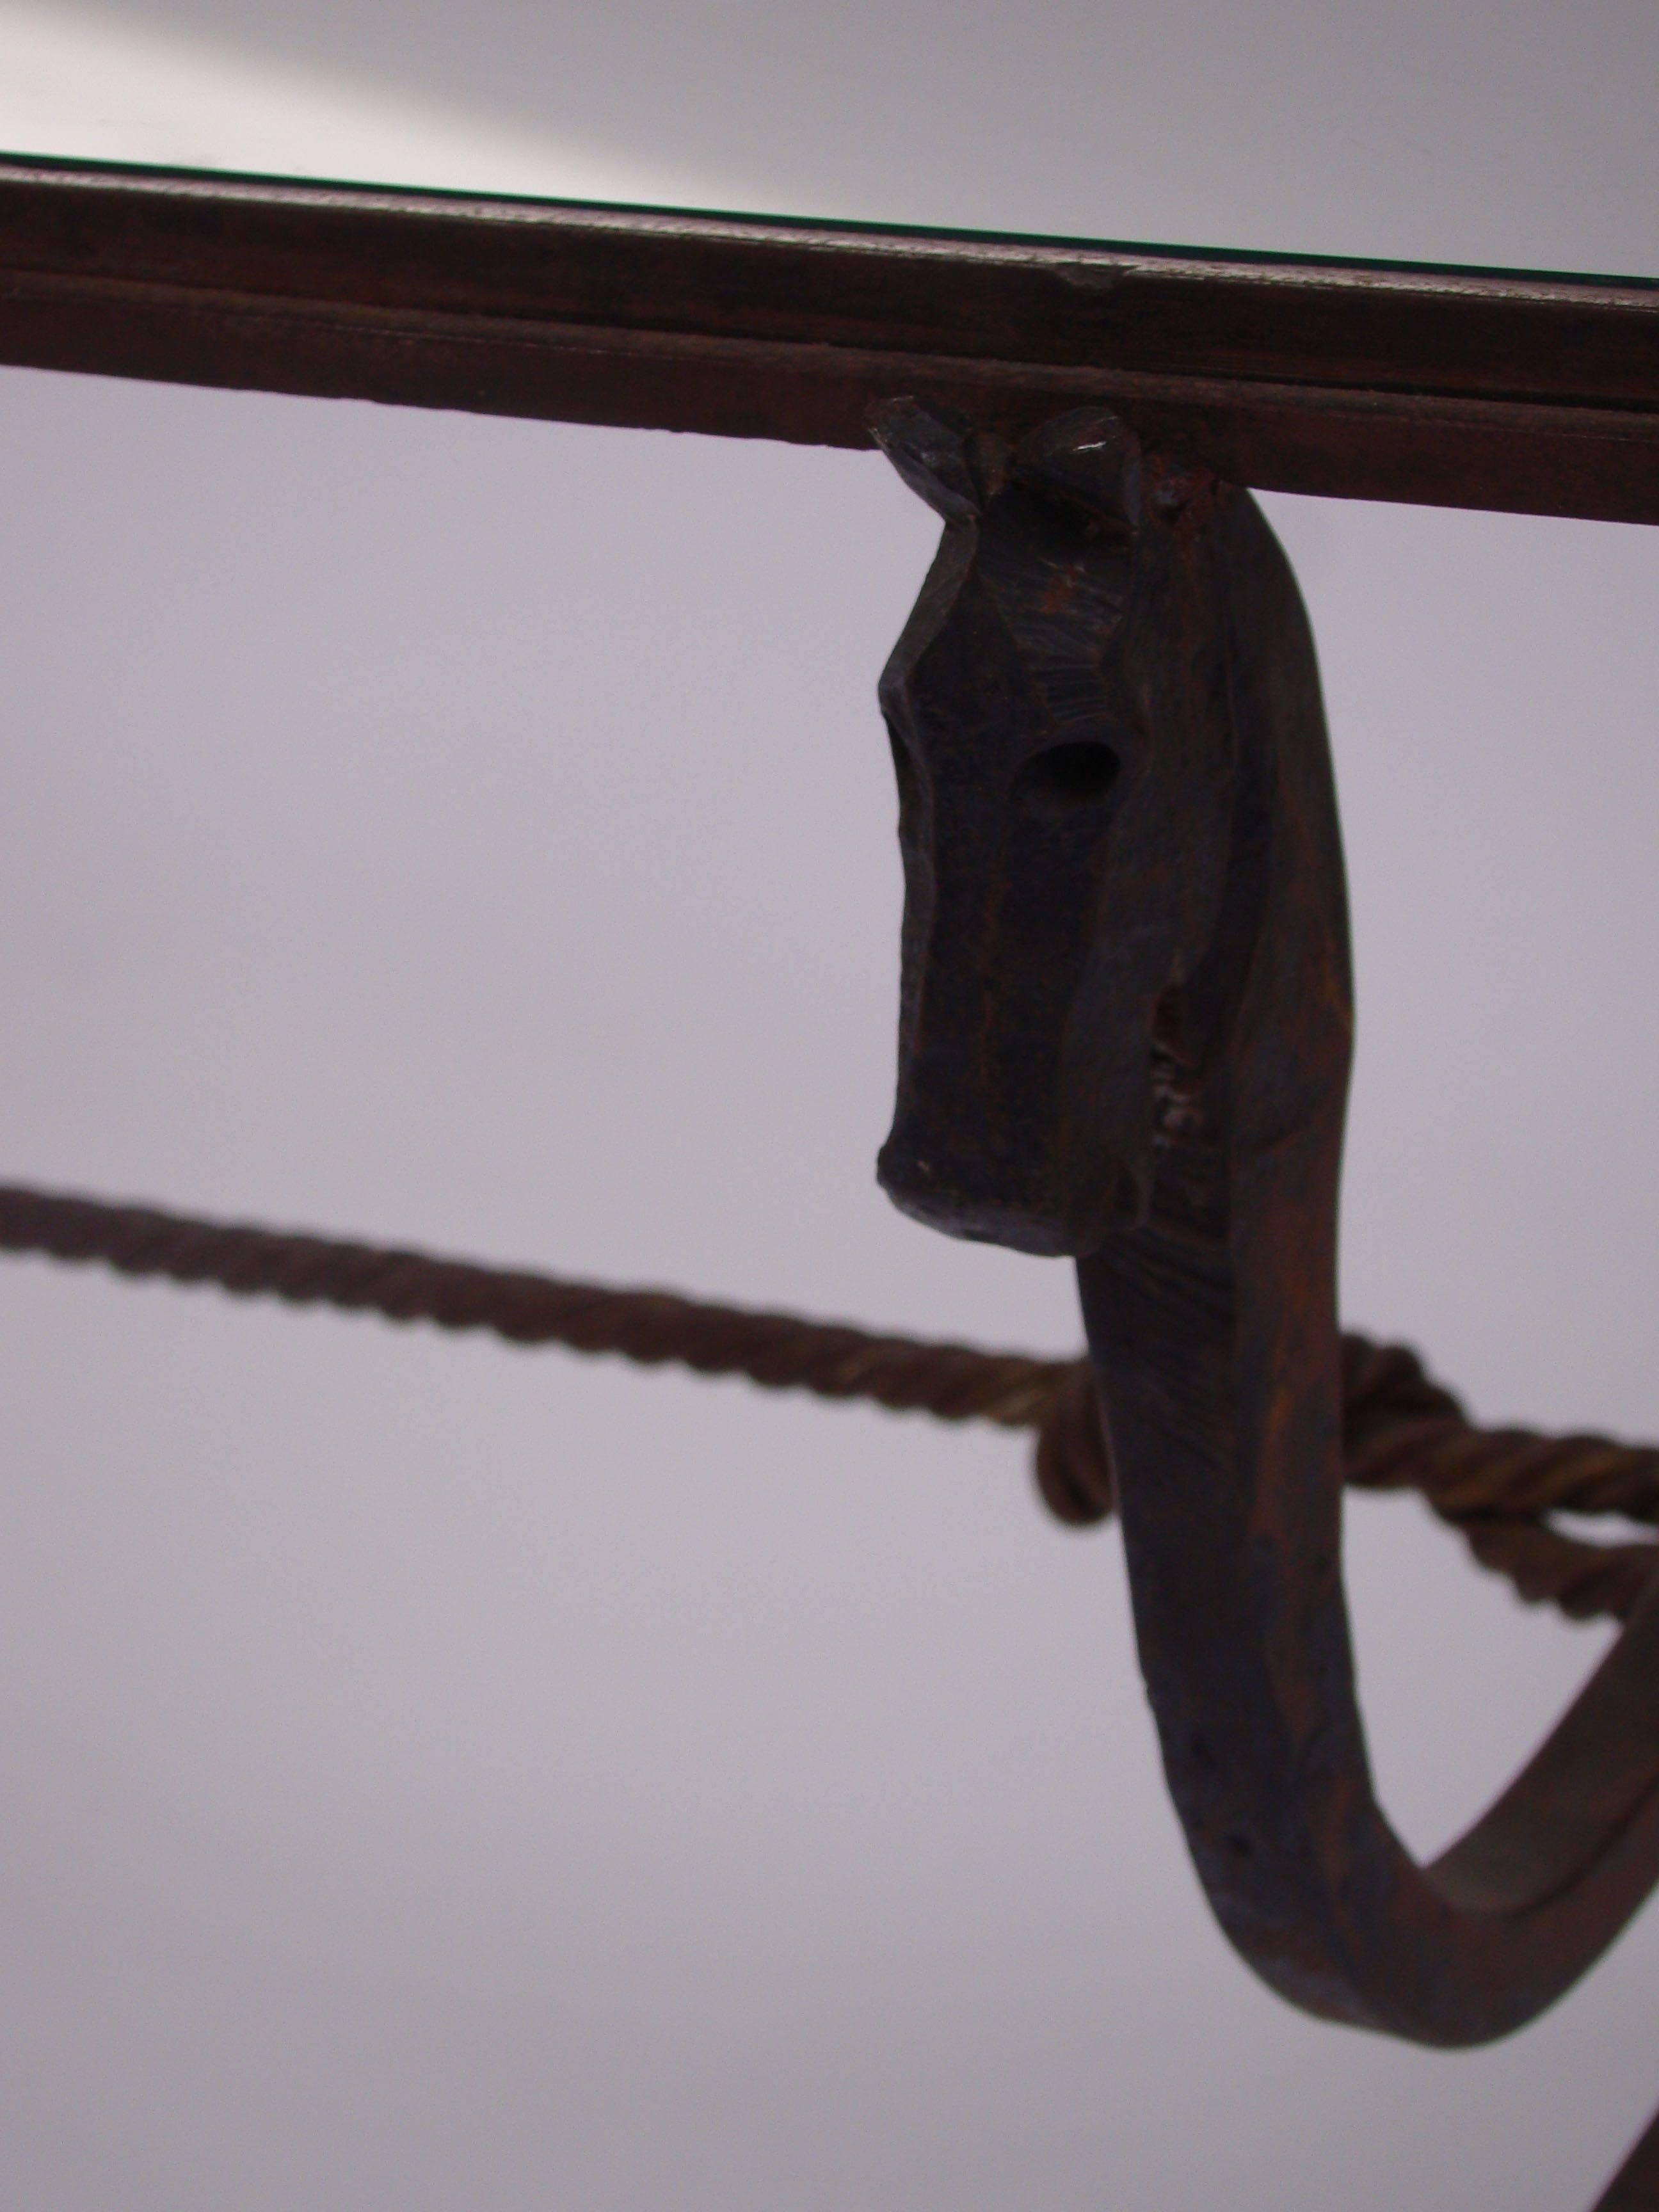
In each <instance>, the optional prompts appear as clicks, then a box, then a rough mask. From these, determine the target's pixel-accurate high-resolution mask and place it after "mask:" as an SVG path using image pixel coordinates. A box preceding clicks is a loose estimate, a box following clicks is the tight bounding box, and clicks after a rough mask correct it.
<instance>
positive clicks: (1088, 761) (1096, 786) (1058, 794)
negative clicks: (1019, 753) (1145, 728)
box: [1019, 738, 1118, 811]
mask: <svg viewBox="0 0 1659 2212" xmlns="http://www.w3.org/2000/svg"><path fill="white" fill-rule="evenodd" d="M1117 771H1118V757H1117V755H1116V754H1115V752H1114V751H1113V750H1112V749H1111V747H1110V746H1109V745H1103V744H1101V743H1100V741H1099V739H1098V738H1075V739H1073V741H1072V743H1071V744H1063V745H1049V746H1048V748H1047V749H1046V750H1044V751H1042V752H1040V753H1035V754H1033V756H1032V757H1031V758H1030V760H1028V761H1027V762H1026V763H1025V765H1024V768H1023V769H1021V770H1020V772H1019V788H1020V790H1021V791H1022V792H1023V793H1024V796H1025V797H1026V798H1027V799H1030V800H1033V801H1035V802H1036V804H1037V805H1040V806H1041V807H1042V808H1043V810H1044V811H1048V810H1050V809H1055V810H1057V809H1060V808H1069V807H1073V806H1078V805H1086V804H1087V802H1088V801H1089V800H1091V799H1103V798H1104V797H1105V795H1106V793H1108V792H1109V790H1110V789H1111V787H1112V786H1113V784H1114V783H1115V782H1116V781H1117Z"/></svg>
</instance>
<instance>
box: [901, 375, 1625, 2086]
mask: <svg viewBox="0 0 1659 2212" xmlns="http://www.w3.org/2000/svg"><path fill="white" fill-rule="evenodd" d="M876 435H877V437H878V441H879V442H880V444H881V445H882V446H883V447H884V450H885V451H886V453H888V455H889V457H890V459H892V461H893V462H894V463H895V465H896V467H897V468H898V470H899V471H900V473H901V474H902V476H903V477H904V478H905V481H906V482H907V483H908V484H910V485H911V487H912V488H913V489H915V490H916V491H918V492H919V493H921V495H922V496H923V497H924V498H925V499H927V501H928V502H929V503H930V504H931V505H932V506H933V507H934V508H935V509H936V510H937V511H938V512H939V514H940V515H941V516H942V517H943V519H944V521H945V534H944V538H943V542H942V544H941V545H940V549H939V555H938V557H937V559H936V560H935V562H934V564H933V569H932V571H931V572H930V574H929V575H928V577H927V582H926V583H925V585H924V586H923V588H922V592H921V598H920V599H919V600H918V602H917V605H916V607H915V611H914V613H913V614H912V616H911V618H910V620H909V622H908V624H907V625H906V627H905V629H904V632H903V634H902V636H901V638H900V640H899V642H898V644H897V647H896V649H895V651H894V653H893V655H892V658H891V659H890V662H889V664H888V666H887V669H886V671H885V673H884V677H883V678H882V684H881V699H882V705H883V708H884V713H885V715H886V718H887V721H888V726H889V729H890V734H891V738H892V743H893V751H894V759H895V763H896V769H897V775H898V783H899V792H900V839H901V843H902V850H903V857H904V867H905V886H906V896H905V915H904V932H903V970H902V989H901V1016H900V1037H899V1076H898V1095H897V1105H896V1113H895V1117H894V1123H893V1128H892V1133H891V1134H890V1137H889V1139H888V1140H887V1143H886V1145H885V1146H884V1148H883V1151H882V1153H881V1158H880V1163H879V1174H880V1177H881V1181H882V1182H883V1184H884V1187H885V1188H886V1189H887V1190H888V1192H889V1193H890V1195H891V1196H892V1198H893V1199H894V1200H895V1201H896V1203H897V1204H898V1205H899V1206H902V1208H903V1209H904V1210H905V1211H906V1212H908V1213H911V1214H914V1215H915V1217H916V1218H919V1219H921V1220H922V1221H924V1222H927V1224H929V1225H932V1226H933V1227H935V1228H939V1229H943V1230H945V1231H949V1232H950V1233H951V1234H954V1235H957V1236H963V1237H975V1238H980V1239H986V1240H989V1241H992V1242H994V1243H1004V1244H1008V1245H1012V1246H1013V1247H1015V1248H1016V1249H1019V1250H1022V1251H1026V1252H1031V1253H1037V1254H1048V1255H1069V1256H1071V1257H1072V1258H1073V1259H1074V1260H1075V1261H1076V1262H1077V1266H1078V1275H1079V1288H1080V1291H1081V1296H1082V1303H1083V1310H1084V1317H1085V1324H1086V1327H1087V1330H1088V1335H1089V1343H1090V1351H1091V1357H1092V1359H1093V1362H1094V1366H1095V1371H1096V1376H1097V1381H1098V1383H1099V1389H1100V1396H1101V1401H1102V1406H1103V1412H1104V1415H1105V1419H1106V1422H1107V1426H1108V1430H1109V1437H1110V1444H1111V1450H1112V1457H1113V1462H1114V1465H1115V1474H1116V1482H1117V1490H1118V1498H1119V1504H1120V1510H1121V1515H1122V1520H1123V1528H1124V1541H1125V1546H1126V1553H1127V1561H1128V1567H1129V1575H1130V1583H1131V1589H1132V1593H1133V1603H1134V1610H1135V1624H1136V1633H1137V1638H1138V1641H1139V1650H1140V1656H1141V1664H1142V1668H1143V1671H1144V1673H1145V1675H1146V1683H1147V1687H1148V1691H1149V1693H1150V1697H1151V1700H1152V1706H1153V1710H1154V1713H1155V1716H1156V1718H1157V1722H1158V1729H1159V1735H1160V1740H1161V1743H1162V1748H1163V1753H1164V1767H1165V1771H1166V1774H1167V1775H1168V1778H1169V1781H1170V1789H1171V1792H1172V1795H1173V1796H1174V1798H1175V1801H1176V1806H1177V1808H1178V1809H1179V1811H1180V1814H1181V1817H1182V1822H1183V1824H1184V1826H1185V1828H1186V1832H1187V1836H1188V1843H1189V1845H1190V1847H1191V1850H1192V1852H1193V1856H1194V1862H1195V1863H1196V1865H1197V1868H1198V1870H1199V1873H1200V1877H1201V1879H1202V1880H1203V1882H1204V1884H1205V1887H1206V1890H1207V1892H1208V1894H1209V1897H1210V1899H1211V1902H1212V1905H1213V1907H1214V1909H1215V1911H1216V1912H1217V1915H1218V1918H1219V1919H1220V1921H1221V1923H1222V1925H1223V1927H1224V1928H1225V1930H1226V1932H1227V1934H1228V1935H1229V1936H1230V1937H1231V1940H1232V1941H1233V1942H1234V1943H1235V1944H1236V1945H1237V1948H1239V1949H1240V1950H1241V1952H1242V1953H1243V1954H1244V1956H1245V1957H1246V1958H1247V1959H1248V1960H1249V1962H1250V1963H1251V1964H1252V1965H1253V1966H1255V1967H1256V1968H1257V1970H1258V1971H1259V1972H1261V1973H1262V1974H1263V1975H1264V1976H1265V1977H1266V1978H1267V1980H1268V1981H1269V1982H1270V1983H1271V1984H1273V1985H1274V1986H1275V1987H1276V1988H1278V1989H1279V1990H1280V1991H1281V1992H1282V1993H1283V1994H1284V1995H1285V1996H1289V1997H1291V1999H1292V2000H1294V2001H1295V2002H1297V2003H1299V2004H1301V2005H1303V2006H1304V2007H1306V2008H1308V2009H1310V2010H1311V2011H1314V2012H1317V2013H1320V2014H1322V2015H1327V2016H1328V2017H1331V2018H1334V2019H1339V2020H1343V2021H1351V2022H1354V2023H1357V2024H1360V2025H1364V2026H1369V2027H1377V2028H1383V2029H1386V2030H1389V2031H1391V2032H1393V2033H1397V2034H1401V2035H1405V2036H1408V2037H1412V2038H1413V2039H1418V2040H1420V2041H1424V2042H1429V2043H1438V2044H1465V2043H1474V2042H1480V2041H1483V2040H1486V2039H1489V2038H1491V2037H1493V2036H1496V2035H1499V2034H1503V2033H1506V2032H1508V2031H1509V2030H1510V2029H1512V2028H1515V2027H1519V2026H1521V2025H1522V2024H1523V2023H1524V2022H1525V2021H1527V2020H1528V2019H1530V2018H1531V2017H1533V2016H1534V2015H1535V2014H1536V2013H1537V2012H1539V2011H1540V2010H1541V2008H1543V2007H1544V2006H1545V2005H1547V2004H1548V2003H1549V2002H1552V2000H1553V1998H1554V1997H1556V1996H1558V1995H1559V1994H1560V1992H1561V1991H1562V1990H1564V1989H1565V1988H1566V1987H1567V1986H1568V1984H1570V1983H1571V1981H1573V1980H1574V1979H1575V1978H1577V1975H1578V1974H1579V1973H1581V1972H1583V1969H1584V1968H1585V1967H1586V1966H1588V1965H1589V1963H1590V1961H1591V1960H1593V1959H1594V1958H1595V1957H1596V1956H1597V1954H1599V1953H1600V1952H1601V1949H1602V1948H1604V1947H1605V1946H1606V1945H1607V1943H1608V1942H1610V1941H1611V1940H1612V1939H1613V1936H1615V1935H1616V1934H1617V1933H1618V1931H1619V1929H1620V1928H1621V1927H1622V1926H1623V1924H1624V1923H1625V1922H1626V1919H1627V1918H1628V1917H1629V1916H1630V1915H1631V1913H1632V1912H1633V1911H1635V1910H1636V1908H1637V1906H1638V1905H1639V1904H1640V1902H1641V1901H1642V1899H1643V1898H1644V1896H1645V1895H1646V1894H1647V1893H1648V1891H1649V1889H1650V1887H1651V1886H1652V1884H1653V1882H1654V1881H1655V1879H1656V1875H1659V1598H1650V1599H1649V1600H1648V1601H1645V1602H1644V1605H1643V1607H1641V1608H1640V1609H1639V1610H1638V1613H1637V1614H1636V1615H1635V1617H1634V1618H1633V1620H1632V1622H1631V1624H1630V1625H1629V1626H1628V1627H1627V1628H1626V1631H1625V1632H1624V1634H1623V1636H1622V1637H1621V1638H1620V1642H1619V1644H1617V1645H1616V1646H1615V1647H1614V1649H1613V1651H1612V1652H1611V1653H1610V1654H1609V1655H1608V1656H1607V1658H1606V1659H1605V1660H1604V1661H1603V1662H1602V1664H1601V1667H1600V1668H1598V1669H1597V1671H1596V1673H1595V1674H1594V1675H1593V1676H1592V1678H1591V1680H1590V1681H1589V1683H1588V1685H1587V1686H1586V1687H1585V1688H1584V1690H1583V1692H1581V1694H1580V1696H1579V1699H1578V1700H1577V1704H1576V1705H1574V1706H1573V1707H1572V1708H1571V1710H1570V1711H1569V1712H1568V1714H1567V1715H1566V1717H1565V1718H1564V1719H1563V1721H1562V1722H1561V1723H1559V1726H1558V1727H1557V1729H1555V1731H1554V1733H1553V1735H1551V1736H1550V1737H1549V1738H1548V1739H1547V1741H1546V1743H1545V1744H1544V1746H1543V1747H1542V1748H1541V1750H1540V1752H1539V1753H1537V1755H1536V1756H1535V1757H1534V1759H1533V1760H1532V1762H1531V1763H1530V1765H1528V1767H1527V1768H1526V1769H1525V1770H1524V1771H1522V1774H1521V1775H1520V1776H1519V1777H1518V1778H1517V1779H1516V1781H1515V1782H1514V1783H1513V1784H1511V1785H1510V1789H1509V1790H1507V1791H1506V1792H1505V1793H1504V1796H1502V1797H1500V1798H1499V1799H1498V1802H1496V1803H1495V1804H1494V1805H1493V1806H1492V1808H1491V1809H1490V1810H1489V1811H1488V1813H1487V1814H1486V1815H1485V1816H1484V1818H1483V1819H1482V1820H1480V1821H1479V1822H1478V1823H1477V1825H1476V1826H1474V1828H1473V1829H1471V1830H1470V1831H1469V1832H1468V1834H1467V1835H1465V1836H1464V1837H1463V1838H1462V1840H1461V1841H1460V1842H1459V1843H1457V1844H1455V1845H1454V1846H1453V1847H1452V1848H1451V1849H1450V1850H1449V1851H1447V1852H1446V1853H1445V1854H1443V1857H1440V1858H1439V1859H1438V1860H1437V1861H1436V1862H1435V1863H1433V1864H1432V1865H1431V1866H1428V1867H1426V1868H1423V1867H1419V1866H1418V1865H1417V1864H1416V1863H1414V1862H1413V1860H1412V1858H1411V1857H1410V1856H1409V1855H1408V1854H1407V1851H1406V1850H1405V1849H1404V1847H1403V1846H1402V1845H1401V1843H1400V1842H1399V1840H1398V1838H1396V1837H1395V1834H1394V1832H1393V1831H1392V1829H1391V1828H1390V1827H1389V1824H1388V1821H1387V1820H1386V1818H1385V1817H1384V1815H1383V1812H1382V1811H1381V1809H1380V1808H1379V1807H1378V1805H1377V1803H1376V1797H1375V1795H1374V1792H1373V1790H1372V1787H1371V1783H1370V1772H1369V1768H1368V1764H1367V1759H1366V1753H1365V1744H1364V1731H1363V1729H1362V1726H1361V1723H1360V1719H1359V1715H1358V1704H1357V1700H1356V1696H1355V1690H1354V1681H1353V1663H1352V1650H1351V1645H1350V1641H1349V1633H1348V1626H1347V1619H1346V1607H1345V1603H1344V1599H1343V1591H1342V1580H1341V1566H1340V1496H1341V1483H1342V1460H1341V1437H1340V1338H1339V1331H1338V1322H1337V1301H1336V1228H1337V1212H1338V1197H1339V1182H1340V1155H1341V1143H1342V1125H1343V1116H1344V1112H1345V1107H1346V1087H1347V1078H1348V1069H1349V1063H1350V1059H1351V1054H1352V991H1351V986H1350V981H1349V968H1348V951H1347V922H1346V896H1345V890H1344V880H1343V871H1342V859H1341V847H1340V835H1339V830H1338V824H1337V812H1336V803H1335V796H1334V787H1333V781H1332V775H1331V769H1330V761H1329V754H1328V744H1327V740H1326V735H1325V728H1324V720H1323V713H1322V706H1321V701H1320V692H1319V681H1318V673H1317V669H1316V662H1315V658H1314V651H1313V644H1312V639H1311V636H1310V632H1309V629H1308V624H1307V621H1306V617H1305V616H1304V612H1303V609H1302V605H1301V602H1300V599H1299V597H1298V594H1297V588H1296V584H1295V580H1294V578H1293V576H1292V575H1291V570H1290V567H1289V564H1288V562H1286V561H1285V556H1284V555H1283V553H1282V552H1281V551H1280V550H1279V545H1278V544H1277V542H1276V541H1275V539H1274V538H1273V534H1272V532H1271V531H1270V530H1269V529H1268V527H1267V523H1266V521H1265V520H1264V519H1263V517H1262V515H1261V512H1260V510H1259V508H1258V507H1256V506H1255V502H1254V501H1252V500H1251V499H1250V497H1249V495H1248V493H1246V492H1244V491H1243V490H1241V489H1237V488H1236V487H1232V486H1229V485H1225V484H1221V483H1217V482H1216V481H1214V480H1213V479H1212V478H1209V477H1206V476H1205V475H1204V474H1203V473H1202V472H1201V471H1192V470H1188V469H1183V468H1178V467H1175V466H1172V465H1166V464H1163V463H1161V462H1160V461H1159V460H1158V459H1157V458H1156V457H1152V456H1144V455H1143V454H1142V453H1141V452H1140V450H1139V447H1138V444H1137V441H1135V439H1134V438H1133V435H1131V434H1130V432H1129V431H1128V430H1127V428H1126V427H1125V426H1124V425H1123V424H1122V423H1121V422H1119V421H1118V420H1117V419H1116V418H1115V416H1112V415H1110V414H1109V413H1107V412H1105V411H1103V410H1079V411H1078V412H1076V413H1073V414H1070V415H1066V416H1062V417H1061V418H1060V419H1059V420H1058V421H1056V422H1051V423H1048V424H1047V425H1045V426H1043V427H1042V428H1040V429H1038V430H1036V431H1035V432H1033V433H1032V434H1031V435H1029V436H1028V437H1026V438H1025V439H1024V441H1021V442H1019V443H1018V444H1014V445H1012V446H1011V445H1010V444H1008V443H1006V441H1002V440H1000V439H997V438H994V437H991V436H988V435H981V434H979V433H976V432H975V431H974V430H973V429H972V428H971V427H970V426H969V425H968V424H967V423H965V422H962V421H960V420H959V419H957V418H956V417H954V416H949V415H947V414H944V413H938V412H931V413H930V412H928V411H927V410H923V409H921V408H920V407H918V406H916V405H915V404H912V403H910V402H897V403H895V404H893V405H891V406H890V407H889V408H887V409H885V410H883V412H882V414H881V416H880V417H879V419H878V423H877V428H876Z"/></svg>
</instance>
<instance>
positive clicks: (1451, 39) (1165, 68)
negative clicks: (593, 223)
mask: <svg viewBox="0 0 1659 2212" xmlns="http://www.w3.org/2000/svg"><path fill="white" fill-rule="evenodd" d="M0 147H3V148H4V149H7V150H8V151H11V152H15V153H21V154H36V155H54V156H58V157H66V158H69V159H71V160H74V159H85V160H96V161H137V162H145V163H155V164H158V165H164V166H169V167H191V168H203V169H209V170H225V171H235V172H241V173H263V174H273V175H282V176H291V177H313V178H326V179H340V180H351V181H355V182H362V183H380V184H388V185H422V186H431V187H437V188H441V189H445V190H459V191H477V192H488V193H496V192H507V193H523V194H529V195H533V196H545V197H564V198H577V199H594V200H605V201H612V202H618V201H619V202H625V203H635V204H646V205H652V206H659V207H662V206H669V207H685V208H702V209H710V208H713V209H721V210H735V211H743V212H750V213H757V214H758V213H765V214H779V215H787V216H804V217H818V218H825V219H832V220H836V221H842V222H884V223H897V224H917V225H934V226H945V227H950V228H965V229H970V230H979V231H995V232H1007V233H1015V234H1048V235H1063V236H1069V237H1073V238H1094V239H1103V240H1120V241H1121V240H1134V241H1157V242H1160V243H1162V244H1164V245H1166V246H1196V247H1205V248H1210V249H1217V248H1221V249H1226V248H1233V249H1239V250H1243V251H1248V252H1272V253H1285V254H1292V255H1299V256H1300V255H1305V256H1309V257H1328V256H1330V257H1339V258H1375V259H1382V260H1392V261H1411V262H1419V263H1421V262H1428V263H1439V264H1462V265H1465V266H1477V267H1486V268H1517V269H1533V270H1553V271H1557V272H1579V273H1588V274H1601V275H1618V276H1644V277H1655V276H1659V9H1650V8H1642V7H1638V6H1634V5H1632V4H1631V0H1580V4H1579V5H1577V6H1576V7H1574V8H1573V9H1563V8H1561V7H1560V6H1559V3H1558V0H1506V4H1504V5H1501V6H1500V5H1497V4H1493V0H1400V4H1397V5H1396V6H1395V7H1392V8H1390V9H1377V8H1376V7H1375V6H1374V5H1373V4H1371V0H1275V4H1272V5H1269V6H1267V7H1265V8H1264V7H1262V6H1261V5H1249V4H1246V0H1168V4H1164V5H1162V6H1160V7H1158V8H1157V9H1152V8H1149V7H1144V6H1139V5H1137V6H1135V7H1133V9H1129V8H1124V7H1122V6H1113V5H1103V4H1101V0H1048V4H1045V5H1044V6H1043V7H1042V9H1015V8H1012V7H1011V6H1008V5H1006V4H1004V5H1001V6H998V5H996V4H994V0H969V4H968V5H965V6H963V7H960V8H958V9H955V10H953V11H950V12H947V11H945V10H944V9H941V8H940V7H939V4H938V0H881V4H877V3H876V0H844V3H843V4H841V5H839V6H836V7H835V8H833V9H831V8H829V7H822V6H821V7H819V8H818V9H816V10H813V11H811V12H808V11H806V10H801V9H785V8H784V7H782V6H781V5H780V4H778V0H612V4H611V5H610V6H608V7H606V8H605V9H591V8H589V9H576V8H575V7H574V6H571V5H568V4H554V5H548V4H539V3H538V0H471V4H470V5H469V6H468V7H467V8H465V9H460V8H458V7H456V6H454V5H453V0H401V4H399V3H398V0H118V5H110V6H106V7H104V8H101V9H100V8H98V7H95V6H93V5H88V4H83V0H0Z"/></svg>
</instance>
